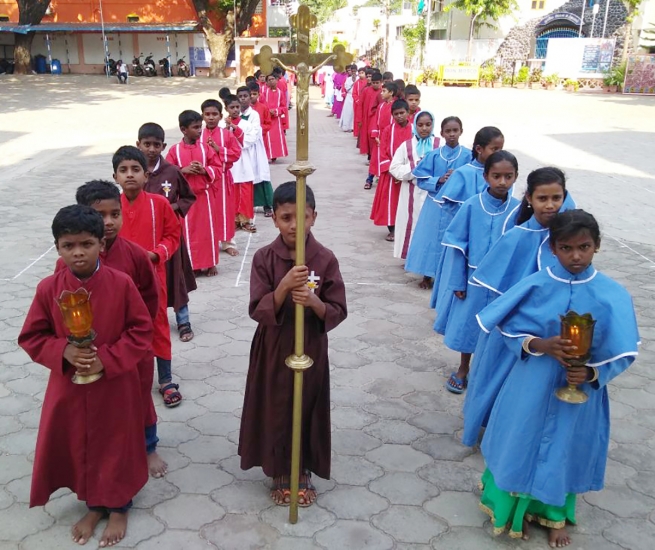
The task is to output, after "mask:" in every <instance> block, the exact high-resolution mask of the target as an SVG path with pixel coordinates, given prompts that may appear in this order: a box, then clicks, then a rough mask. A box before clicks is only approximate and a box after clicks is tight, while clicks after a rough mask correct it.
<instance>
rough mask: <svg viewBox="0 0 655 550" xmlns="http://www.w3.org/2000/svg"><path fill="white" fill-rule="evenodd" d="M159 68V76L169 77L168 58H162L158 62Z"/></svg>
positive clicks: (169, 66) (169, 64)
mask: <svg viewBox="0 0 655 550" xmlns="http://www.w3.org/2000/svg"><path fill="white" fill-rule="evenodd" d="M159 66H160V67H161V74H162V76H163V77H164V78H168V77H169V76H171V63H170V61H169V60H168V57H164V58H163V59H160V60H159Z"/></svg>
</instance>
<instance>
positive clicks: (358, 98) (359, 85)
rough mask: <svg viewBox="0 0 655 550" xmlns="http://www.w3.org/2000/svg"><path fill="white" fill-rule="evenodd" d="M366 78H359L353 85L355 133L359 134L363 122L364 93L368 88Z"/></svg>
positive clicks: (355, 134)
mask: <svg viewBox="0 0 655 550" xmlns="http://www.w3.org/2000/svg"><path fill="white" fill-rule="evenodd" d="M366 84H367V82H366V79H365V78H359V79H357V80H356V81H355V84H354V85H353V112H354V117H355V118H354V126H353V135H354V136H355V137H358V136H359V125H360V123H361V122H362V93H363V91H364V90H365V89H366Z"/></svg>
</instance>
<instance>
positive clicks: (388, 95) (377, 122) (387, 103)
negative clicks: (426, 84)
mask: <svg viewBox="0 0 655 550" xmlns="http://www.w3.org/2000/svg"><path fill="white" fill-rule="evenodd" d="M397 94H398V87H397V86H396V85H395V84H394V83H393V82H385V83H384V84H382V89H381V90H380V103H378V105H377V107H376V109H375V114H374V115H372V118H371V121H370V123H369V136H370V140H371V144H370V148H371V164H370V167H369V169H368V173H369V175H370V174H372V175H373V176H375V177H378V178H379V177H380V174H381V173H382V170H381V167H380V137H381V135H382V132H384V129H385V128H386V127H387V126H389V125H390V124H391V121H392V116H391V104H392V103H393V102H394V100H395V99H396V95H397ZM369 181H370V180H367V183H368V182H369ZM364 189H370V187H367V186H364Z"/></svg>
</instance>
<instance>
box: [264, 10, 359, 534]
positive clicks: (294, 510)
mask: <svg viewBox="0 0 655 550" xmlns="http://www.w3.org/2000/svg"><path fill="white" fill-rule="evenodd" d="M316 24H317V20H316V16H315V15H313V14H312V13H311V12H310V11H309V8H308V7H307V6H305V5H304V4H303V5H301V6H300V7H299V8H298V13H297V14H296V15H292V16H291V26H292V27H293V28H294V29H296V32H297V34H298V45H297V52H296V53H286V54H273V50H272V49H271V47H270V46H263V47H262V49H261V50H260V52H259V53H258V54H257V55H256V56H255V59H254V63H255V65H259V67H260V69H261V70H262V72H264V73H265V74H267V75H268V74H270V73H271V72H272V70H273V64H277V65H280V66H281V67H282V68H283V69H285V70H287V71H289V72H291V73H294V74H295V75H297V77H298V82H297V85H296V91H297V95H298V100H297V105H296V121H297V123H296V160H295V162H294V163H293V164H291V166H289V167H288V168H287V170H288V171H289V172H291V173H292V174H293V175H294V176H295V177H296V235H304V234H305V206H306V183H307V176H310V175H311V174H313V173H314V171H315V170H316V168H314V166H312V164H310V162H309V80H310V78H311V76H312V74H314V73H315V72H316V71H318V70H319V69H320V68H321V67H323V65H327V64H332V65H334V68H335V70H337V71H339V72H343V71H344V70H345V66H346V65H347V64H349V63H352V60H353V56H352V54H349V53H346V49H345V48H344V47H343V46H342V45H341V44H338V45H336V46H335V47H334V48H333V49H332V53H331V54H326V53H314V54H312V53H309V32H310V30H311V29H312V28H314V27H315V26H316ZM291 66H295V69H293V68H292V67H291ZM296 265H305V239H302V238H298V239H296ZM312 276H313V277H315V278H316V279H318V277H316V276H315V275H314V273H313V272H312ZM309 282H310V283H312V284H316V280H312V281H309ZM304 337H305V312H304V308H303V306H301V305H296V311H295V342H294V353H293V355H290V356H289V357H287V359H286V365H287V366H288V367H289V368H290V369H291V370H293V433H292V437H291V479H290V482H291V483H290V484H291V487H290V489H291V495H290V497H291V504H290V507H289V523H296V522H297V521H298V479H299V475H300V448H301V447H300V444H301V441H300V440H301V423H302V385H303V371H305V370H307V369H308V368H310V367H311V366H312V365H313V364H314V361H313V360H312V359H311V358H310V357H308V356H307V355H305V342H304Z"/></svg>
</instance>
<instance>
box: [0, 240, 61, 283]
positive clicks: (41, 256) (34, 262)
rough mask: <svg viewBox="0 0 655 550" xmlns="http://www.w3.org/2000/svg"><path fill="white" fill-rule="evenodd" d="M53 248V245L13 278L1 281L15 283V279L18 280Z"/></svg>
mask: <svg viewBox="0 0 655 550" xmlns="http://www.w3.org/2000/svg"><path fill="white" fill-rule="evenodd" d="M54 247H55V245H54V244H53V245H52V246H51V247H50V248H48V250H46V251H45V252H44V253H43V254H41V255H40V256H39V257H38V258H37V259H36V260H34V261H33V262H32V263H31V264H29V265H28V266H27V267H25V268H24V269H22V270H21V271H19V272H18V273H17V274H16V275H14V276H13V277H10V278H9V279H2V280H3V281H15V280H16V279H18V277H20V276H21V275H22V274H23V273H25V272H26V271H27V270H28V269H30V268H31V267H32V266H33V265H35V264H36V263H38V262H39V261H40V260H42V259H43V258H44V257H45V256H47V255H48V253H49V252H50V251H51V250H52V249H53V248H54Z"/></svg>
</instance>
